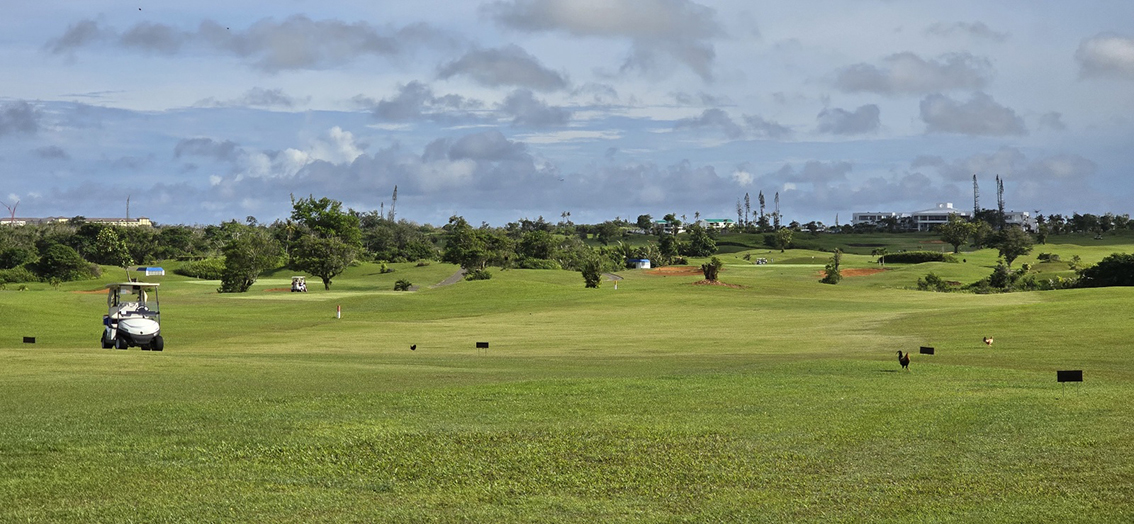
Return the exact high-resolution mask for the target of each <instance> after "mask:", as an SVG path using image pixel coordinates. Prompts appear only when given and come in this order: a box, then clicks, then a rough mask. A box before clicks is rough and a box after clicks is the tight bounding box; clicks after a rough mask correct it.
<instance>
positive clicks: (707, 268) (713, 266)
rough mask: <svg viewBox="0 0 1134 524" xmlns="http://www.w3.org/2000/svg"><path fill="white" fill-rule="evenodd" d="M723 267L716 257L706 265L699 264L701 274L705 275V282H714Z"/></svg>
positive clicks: (722, 263)
mask: <svg viewBox="0 0 1134 524" xmlns="http://www.w3.org/2000/svg"><path fill="white" fill-rule="evenodd" d="M723 265H724V262H721V259H719V258H717V257H713V258H712V260H710V261H709V262H708V263H705V264H701V272H702V273H704V274H705V280H708V281H710V282H716V281H717V275H718V274H720V272H721V266H723Z"/></svg>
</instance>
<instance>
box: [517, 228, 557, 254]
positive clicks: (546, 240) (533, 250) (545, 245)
mask: <svg viewBox="0 0 1134 524" xmlns="http://www.w3.org/2000/svg"><path fill="white" fill-rule="evenodd" d="M555 245H556V241H555V237H553V236H551V233H548V232H547V231H543V230H537V231H528V232H527V233H524V235H523V237H521V238H520V244H519V245H518V246H517V249H516V254H518V255H520V256H521V257H525V258H537V259H544V260H551V259H552V258H555Z"/></svg>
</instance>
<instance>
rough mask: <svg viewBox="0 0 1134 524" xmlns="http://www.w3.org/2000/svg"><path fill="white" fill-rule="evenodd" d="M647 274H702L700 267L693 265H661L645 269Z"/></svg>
mask: <svg viewBox="0 0 1134 524" xmlns="http://www.w3.org/2000/svg"><path fill="white" fill-rule="evenodd" d="M646 274H647V275H662V276H667V277H668V276H671V275H672V276H675V277H688V276H695V275H702V274H704V273H702V272H701V268H699V267H693V266H663V267H658V268H654V269H650V270H647V271H646Z"/></svg>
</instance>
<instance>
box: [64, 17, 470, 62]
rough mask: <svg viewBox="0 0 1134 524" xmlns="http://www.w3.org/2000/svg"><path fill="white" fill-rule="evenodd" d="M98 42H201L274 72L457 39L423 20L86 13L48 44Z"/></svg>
mask: <svg viewBox="0 0 1134 524" xmlns="http://www.w3.org/2000/svg"><path fill="white" fill-rule="evenodd" d="M99 44H109V45H115V46H119V47H123V48H127V49H133V50H137V51H143V52H148V53H155V54H165V55H172V54H176V53H178V52H181V51H183V50H184V49H186V48H188V47H197V48H201V49H208V50H213V51H217V52H221V53H225V54H229V55H232V56H236V57H239V58H241V59H244V60H246V61H248V62H249V63H250V64H251V65H252V66H254V67H257V68H259V69H263V70H265V71H269V72H275V71H283V70H292V69H324V68H328V67H334V66H338V65H342V64H346V63H349V62H352V61H354V60H356V59H359V58H361V57H364V56H380V57H397V56H400V55H403V54H406V53H409V52H412V51H413V50H415V49H417V48H420V47H423V46H445V47H448V46H451V45H452V44H453V40H452V39H451V38H449V37H448V36H447V35H445V34H444V33H442V32H441V31H438V30H436V29H433V28H432V27H430V26H428V25H426V24H420V23H419V24H411V25H407V26H404V27H401V28H390V27H385V28H378V27H374V26H371V25H370V24H367V23H365V22H354V23H348V22H344V21H341V20H312V19H310V18H308V17H306V16H303V15H294V16H291V17H289V18H287V19H285V20H283V21H276V20H273V19H270V18H266V19H263V20H260V21H258V22H256V23H254V24H252V25H251V26H249V27H248V28H247V29H244V30H239V29H232V28H231V27H225V26H222V25H220V24H219V23H217V22H215V21H212V20H204V21H202V22H201V23H200V25H199V26H198V27H197V28H196V29H195V30H184V29H178V28H176V27H173V26H169V25H166V24H157V23H152V22H140V23H138V24H135V25H133V26H131V27H129V28H128V29H126V30H125V31H121V32H119V31H118V30H116V29H114V28H111V27H106V26H104V25H102V24H100V23H99V22H98V21H95V20H91V19H86V20H81V21H79V22H77V23H75V24H72V25H71V26H70V27H68V29H67V30H66V31H65V32H64V33H63V35H61V36H59V37H58V38H53V39H50V40H48V42H47V43H46V45H45V49H47V50H48V51H50V52H51V53H54V54H64V53H73V52H75V51H77V50H79V49H82V48H85V47H90V46H94V45H99Z"/></svg>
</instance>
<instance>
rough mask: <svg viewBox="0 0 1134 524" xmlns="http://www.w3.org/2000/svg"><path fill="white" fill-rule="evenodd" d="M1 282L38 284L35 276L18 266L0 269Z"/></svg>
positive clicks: (37, 278)
mask: <svg viewBox="0 0 1134 524" xmlns="http://www.w3.org/2000/svg"><path fill="white" fill-rule="evenodd" d="M3 282H12V283H15V282H39V277H37V276H35V273H32V272H31V270H29V269H28V268H26V267H23V266H20V267H15V268H12V269H0V283H3Z"/></svg>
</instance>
